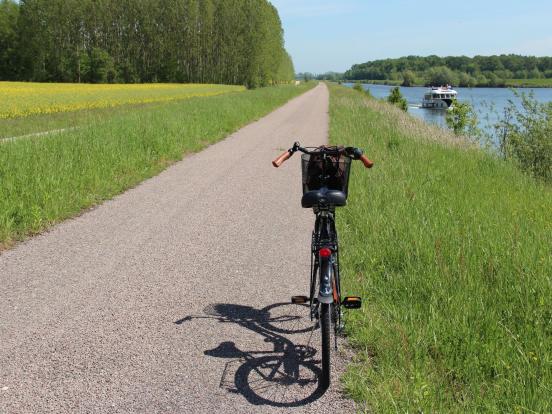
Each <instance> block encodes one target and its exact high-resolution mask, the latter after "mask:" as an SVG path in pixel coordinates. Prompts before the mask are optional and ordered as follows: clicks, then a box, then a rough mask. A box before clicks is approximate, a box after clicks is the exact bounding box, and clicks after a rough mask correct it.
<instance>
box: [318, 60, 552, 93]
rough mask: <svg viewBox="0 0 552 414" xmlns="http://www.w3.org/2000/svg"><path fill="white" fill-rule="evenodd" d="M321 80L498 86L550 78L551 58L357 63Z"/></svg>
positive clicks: (551, 69)
mask: <svg viewBox="0 0 552 414" xmlns="http://www.w3.org/2000/svg"><path fill="white" fill-rule="evenodd" d="M319 77H320V78H328V79H337V80H344V79H347V80H382V81H385V80H389V81H402V83H403V84H404V85H405V86H409V85H412V84H432V85H439V84H447V83H448V84H452V85H459V86H500V85H501V84H503V83H504V81H505V80H508V79H543V78H552V57H535V56H520V55H512V54H510V55H500V56H497V55H493V56H475V57H473V58H470V57H467V56H447V57H439V56H435V55H432V56H426V57H422V56H406V57H401V58H398V59H381V60H374V61H370V62H366V63H361V64H356V65H353V66H352V67H351V69H349V70H348V71H346V72H345V73H343V74H335V73H328V74H323V75H319Z"/></svg>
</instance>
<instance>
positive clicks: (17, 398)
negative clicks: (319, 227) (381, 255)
mask: <svg viewBox="0 0 552 414" xmlns="http://www.w3.org/2000/svg"><path fill="white" fill-rule="evenodd" d="M327 111H328V91H327V88H326V87H325V86H324V85H320V86H318V87H316V88H315V89H314V90H311V91H310V92H308V93H306V94H304V95H302V96H300V97H299V98H296V99H294V100H293V101H291V102H289V103H288V104H287V105H285V106H284V107H282V108H280V109H278V110H277V111H275V112H273V113H272V114H270V115H268V116H267V117H265V118H263V119H261V120H260V121H258V122H255V123H253V124H251V125H249V126H247V127H245V128H243V129H242V130H240V131H238V132H237V133H235V134H234V135H232V136H230V137H228V138H227V139H226V140H224V141H223V142H220V143H218V144H216V145H213V146H211V147H209V148H208V149H206V150H205V151H203V152H201V153H198V154H195V155H192V156H189V157H187V158H186V159H185V160H183V161H182V162H179V163H177V164H175V165H174V166H172V167H170V168H169V169H167V170H166V171H165V172H163V173H162V174H160V175H159V176H157V177H155V178H153V179H150V180H148V181H146V182H144V183H143V184H141V185H140V186H138V187H137V188H135V189H132V190H130V191H128V192H126V193H124V194H122V195H121V196H118V197H116V198H115V199H114V200H112V201H109V202H106V203H105V204H103V205H102V206H100V207H99V208H96V209H94V210H93V211H90V212H87V213H86V214H83V215H82V216H80V217H78V218H76V219H73V220H69V221H67V222H65V223H63V224H61V225H58V226H56V227H55V228H54V229H53V230H51V231H50V232H48V233H46V234H44V235H41V236H38V237H35V238H34V239H31V240H29V241H27V242H25V243H22V244H20V245H18V246H16V248H14V249H12V250H10V251H6V252H3V253H1V254H0V413H2V414H5V413H6V414H7V413H44V412H52V413H61V412H63V413H73V412H86V413H89V412H94V413H95V412H101V413H104V412H105V413H115V412H117V413H119V412H132V413H135V412H139V413H156V412H159V413H161V412H163V413H232V414H236V413H257V412H259V413H261V412H262V413H267V412H280V411H292V412H353V411H354V408H353V405H352V403H351V402H350V401H343V400H341V399H340V394H339V391H338V389H339V385H340V384H339V381H338V380H337V379H336V378H334V384H333V385H332V388H331V390H330V391H328V392H327V393H326V394H324V395H323V396H319V395H318V394H317V393H316V374H317V371H318V370H319V366H320V364H319V360H318V353H315V351H316V349H317V347H318V346H319V342H320V340H319V335H320V334H319V331H315V332H314V335H313V338H312V340H311V341H310V343H309V337H310V333H309V331H308V330H307V328H308V327H309V326H310V324H309V323H308V321H307V319H306V317H307V310H306V309H305V308H304V307H300V306H294V305H288V304H287V303H288V302H289V298H290V296H291V295H293V294H306V293H307V284H308V270H309V264H310V262H309V260H310V259H309V252H308V249H309V243H310V231H311V226H312V221H313V220H312V219H313V217H312V212H310V211H308V210H302V209H301V207H300V193H301V187H300V183H301V181H300V180H301V179H300V166H299V165H300V163H299V156H296V157H293V158H292V159H291V160H290V161H289V162H288V163H286V164H284V166H283V167H281V168H280V169H278V170H277V169H275V168H273V167H272V166H271V164H270V161H271V160H272V159H273V158H274V157H275V156H276V155H278V154H279V153H280V152H282V150H283V149H285V148H288V147H289V146H290V145H291V144H292V142H293V141H294V140H296V139H297V138H299V139H300V140H301V143H303V144H310V145H313V144H321V143H324V142H325V141H326V139H327V128H328V126H327V124H328V115H327ZM299 316H300V317H301V318H298V317H299ZM297 331H301V332H300V333H293V334H292V332H297ZM303 331H304V332H303ZM335 362H336V365H337V366H338V367H339V366H341V365H342V361H340V360H336V361H335ZM297 370H298V371H299V375H296V374H297ZM276 371H278V372H279V373H280V374H279V375H277V378H276V379H273V380H271V379H270V373H274V372H276ZM282 373H285V375H282Z"/></svg>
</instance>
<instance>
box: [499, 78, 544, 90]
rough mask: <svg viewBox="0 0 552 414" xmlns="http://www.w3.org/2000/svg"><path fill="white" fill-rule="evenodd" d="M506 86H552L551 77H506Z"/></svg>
mask: <svg viewBox="0 0 552 414" xmlns="http://www.w3.org/2000/svg"><path fill="white" fill-rule="evenodd" d="M506 86H509V87H513V88H552V78H549V79H506Z"/></svg>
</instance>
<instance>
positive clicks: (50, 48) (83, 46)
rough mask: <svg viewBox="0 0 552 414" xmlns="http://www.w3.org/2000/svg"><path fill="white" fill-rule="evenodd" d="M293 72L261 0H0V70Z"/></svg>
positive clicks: (5, 75) (171, 77) (174, 78)
mask: <svg viewBox="0 0 552 414" xmlns="http://www.w3.org/2000/svg"><path fill="white" fill-rule="evenodd" d="M293 78H294V69H293V63H292V60H291V57H290V56H289V54H288V53H287V52H286V50H285V48H284V39H283V29H282V24H281V21H280V17H279V15H278V11H277V10H276V8H275V7H274V6H273V5H272V4H270V3H269V2H268V1H267V0H20V1H19V3H16V2H15V1H13V0H0V80H24V81H38V82H91V83H105V82H113V83H147V82H194V83H224V84H237V85H246V86H247V87H258V86H266V85H269V84H274V83H279V82H282V81H290V80H292V79H293Z"/></svg>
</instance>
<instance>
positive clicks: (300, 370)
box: [175, 303, 326, 407]
mask: <svg viewBox="0 0 552 414" xmlns="http://www.w3.org/2000/svg"><path fill="white" fill-rule="evenodd" d="M308 313H309V307H308V306H304V305H293V304H290V303H276V304H273V305H269V306H266V307H264V308H262V309H255V308H253V307H251V306H244V305H236V304H222V303H218V304H214V305H210V306H208V307H206V308H205V309H204V315H200V316H187V317H185V318H182V319H180V320H178V321H176V322H175V323H176V324H177V325H181V324H183V323H187V322H191V321H193V320H194V319H211V320H216V321H218V322H220V323H235V324H237V325H239V326H241V327H243V328H247V329H249V330H251V331H253V332H255V333H257V334H258V335H260V336H262V337H263V340H264V342H266V343H271V344H272V345H273V350H272V351H263V350H253V351H251V350H250V351H244V350H240V349H239V348H238V347H237V346H236V344H235V343H234V342H232V341H224V342H222V343H220V345H218V346H217V347H216V348H214V349H208V350H205V351H204V354H205V355H207V356H210V357H215V358H225V359H229V360H230V361H229V362H227V363H226V365H225V369H224V370H223V373H222V377H221V381H220V387H221V388H224V389H226V390H227V391H229V392H234V393H239V394H241V395H243V396H244V397H245V398H246V399H247V400H248V401H249V402H250V403H251V404H254V405H270V406H274V407H299V406H303V405H307V404H310V403H312V402H313V401H316V400H317V399H319V398H320V397H321V396H322V395H323V394H324V393H325V391H326V390H325V389H324V388H323V387H322V386H321V385H320V383H319V381H318V379H319V377H320V372H321V369H320V367H319V365H320V360H319V359H318V360H317V359H315V356H316V353H317V351H316V349H315V348H313V347H312V346H310V342H311V339H312V333H313V325H314V324H313V323H312V322H311V321H310V318H309V316H308ZM291 335H296V336H298V337H300V338H296V337H294V341H292V340H291V339H290V338H288V336H291ZM297 340H302V342H306V343H302V344H299V343H296V342H297ZM313 341H314V340H313Z"/></svg>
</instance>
